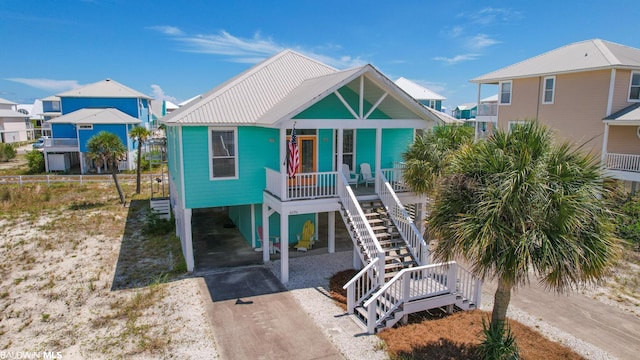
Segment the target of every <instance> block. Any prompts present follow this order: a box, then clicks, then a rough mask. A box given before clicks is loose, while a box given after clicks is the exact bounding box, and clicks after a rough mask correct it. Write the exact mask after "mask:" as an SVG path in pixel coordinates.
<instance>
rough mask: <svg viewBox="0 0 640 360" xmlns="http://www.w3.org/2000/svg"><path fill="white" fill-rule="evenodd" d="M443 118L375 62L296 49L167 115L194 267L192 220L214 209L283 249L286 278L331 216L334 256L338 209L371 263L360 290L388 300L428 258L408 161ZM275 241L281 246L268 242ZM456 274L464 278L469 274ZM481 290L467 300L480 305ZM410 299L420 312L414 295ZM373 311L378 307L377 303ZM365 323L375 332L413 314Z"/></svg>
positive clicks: (176, 200)
mask: <svg viewBox="0 0 640 360" xmlns="http://www.w3.org/2000/svg"><path fill="white" fill-rule="evenodd" d="M436 113H438V111H437V110H435V109H431V108H428V107H425V106H423V105H422V104H421V103H419V102H418V101H416V99H414V98H412V97H410V96H409V95H408V94H407V93H406V92H404V91H402V90H401V89H400V88H399V87H398V86H397V85H396V84H395V83H393V82H392V81H391V80H389V79H388V78H387V77H386V76H384V75H383V74H382V73H380V72H379V71H378V70H377V69H376V68H374V67H373V66H371V65H365V66H362V67H357V68H353V69H348V70H343V71H338V70H336V69H334V68H332V67H330V66H328V65H325V64H323V63H320V62H318V61H316V60H313V59H310V58H308V57H306V56H304V55H301V54H298V53H296V52H294V51H291V50H285V51H283V52H281V53H279V54H277V55H275V56H273V57H272V58H269V59H267V60H265V61H263V62H262V63H260V64H258V65H255V66H254V67H252V68H250V69H248V70H247V71H245V72H243V73H241V74H239V75H238V76H235V77H233V78H232V79H230V80H229V81H227V82H225V83H223V84H221V85H219V86H217V87H216V88H214V89H212V90H211V91H209V92H208V93H206V94H204V95H201V96H199V97H198V98H196V99H194V100H192V101H190V102H189V103H188V104H186V105H184V106H182V107H180V108H179V109H177V110H175V111H173V112H172V113H170V114H168V115H167V116H166V117H164V118H163V119H162V122H163V123H164V124H165V125H166V132H167V148H168V164H169V178H170V195H171V203H172V209H173V211H174V215H175V219H176V229H177V234H178V236H179V237H180V240H181V243H182V249H183V254H184V257H185V260H186V263H187V268H188V270H189V271H192V270H194V267H195V265H194V264H196V263H198V262H196V261H195V260H194V259H195V258H198V257H202V256H206V253H204V252H203V253H198V252H195V250H194V245H193V234H192V218H193V217H194V216H196V215H197V216H198V217H201V216H203V215H202V214H206V212H200V211H204V210H206V209H207V208H219V209H225V211H226V212H227V215H228V217H229V218H230V220H231V221H232V222H233V223H234V224H235V226H236V227H237V229H238V230H239V232H240V233H241V234H242V236H243V237H244V241H246V243H248V244H250V245H251V246H253V247H254V248H256V249H260V250H261V251H262V254H263V260H264V261H265V262H267V261H269V260H270V259H271V256H272V248H273V250H275V251H276V252H277V251H279V252H280V260H281V262H280V280H281V281H282V282H283V283H287V282H288V281H289V251H290V250H291V251H296V250H295V249H293V247H292V246H291V245H293V244H296V243H297V242H298V239H297V237H296V233H303V234H304V233H305V232H303V231H302V230H303V227H304V228H311V227H308V226H307V225H305V224H312V225H313V229H315V232H316V236H317V235H318V230H317V229H318V225H319V220H318V219H319V216H320V215H322V216H323V217H324V216H325V215H326V216H327V219H328V221H327V225H326V226H327V228H326V234H327V235H326V236H327V238H326V239H320V241H326V243H327V250H328V252H330V253H332V252H334V251H335V233H336V217H338V216H336V215H338V214H339V217H342V220H343V221H344V222H345V227H346V229H347V231H349V234H350V236H351V240H352V241H353V253H354V266H356V267H365V270H364V271H363V272H362V273H360V274H359V275H358V277H357V278H356V279H355V280H354V281H355V282H356V283H359V284H361V285H363V286H370V288H369V289H368V290H365V289H364V288H363V287H361V288H360V291H370V294H373V293H374V292H376V291H381V292H380V294H378V295H376V296H382V297H384V296H386V295H385V290H384V289H382V287H383V286H384V285H385V283H388V282H392V281H393V282H396V281H400V282H402V281H405V280H406V279H404V278H402V276H399V277H397V278H393V276H394V275H396V274H398V272H399V271H400V270H402V269H407V270H406V271H405V272H403V274H406V276H409V277H410V276H413V275H411V274H413V273H412V272H411V271H413V270H415V271H423V270H422V269H423V268H421V267H420V266H421V265H427V264H428V263H429V254H428V251H429V250H428V246H427V244H426V242H425V241H424V239H423V238H422V232H421V230H420V229H419V227H420V228H422V222H421V221H416V219H422V218H423V217H424V204H425V201H426V198H425V197H424V196H420V195H418V194H415V193H412V192H410V191H409V189H408V187H407V186H406V185H405V184H404V182H403V181H402V168H401V167H399V166H397V164H398V163H399V162H400V161H402V153H403V152H404V151H406V150H407V148H408V147H409V146H410V145H411V144H412V142H413V140H414V136H415V132H416V130H425V129H430V128H432V127H433V126H435V125H437V124H440V121H439V119H438V117H437V116H435V114H436ZM369 170H370V171H369ZM407 209H411V211H408V210H407ZM410 213H411V214H414V215H409V214H410ZM416 224H418V226H416ZM259 229H261V231H260V233H261V234H260V237H259V238H260V239H265V243H264V244H261V243H260V241H259V239H258V238H257V237H256V234H257V233H258V231H259ZM422 230H423V229H422ZM303 236H304V235H303ZM272 237H277V238H278V239H279V243H278V242H276V243H275V244H268V243H267V242H266V241H267V240H266V239H269V238H272ZM204 241H216V240H215V239H210V238H206V239H205V240H204ZM218 241H220V240H218ZM305 250H306V249H305ZM411 267H415V269H410V268H411ZM438 268H440V267H438ZM424 271H426V270H424ZM448 271H449V270H448ZM293 276H295V274H293ZM403 276H404V275H403ZM444 277H446V276H444ZM444 277H442V278H444ZM392 278H393V279H392ZM448 278H449V279H451V281H452V282H451V284H453V283H454V279H458V276H457V275H456V273H455V272H453V273H451V275H450V276H448ZM407 279H408V278H407ZM469 279H470V278H469ZM460 281H462V280H460ZM365 284H366V285H365ZM470 288H471V287H470ZM470 288H469V289H470ZM451 289H452V288H449V290H447V291H455V290H451ZM476 289H477V288H476ZM416 291H417V292H420V291H430V290H427V288H426V287H423V288H421V289H416ZM349 292H350V293H351V294H352V295H353V294H354V293H352V292H351V290H349ZM412 294H413V293H412ZM478 294H479V293H478ZM423 295H424V296H423ZM423 295H418V297H417V298H420V299H421V300H422V301H423V302H421V303H420V304H419V305H417V304H414V305H416V306H418V307H421V308H422V309H424V308H425V307H426V308H429V306H431V305H433V304H432V303H429V301H427V300H425V297H429V296H430V295H429V294H426V293H425V294H423ZM470 297H472V296H471V295H469V296H466V295H465V296H462V295H461V296H460V299H462V298H465V299H467V300H465V301H467V303H471V304H474V300H471V301H469V298H470ZM455 298H456V297H455V296H454V297H451V298H449V300H447V301H451V304H453V302H454V301H456V300H455ZM397 300H398V301H401V299H399V298H398V299H397ZM476 300H477V299H476ZM364 301H365V299H364V298H361V297H359V298H356V299H353V303H355V304H356V305H358V304H360V305H361V304H362V303H364ZM406 301H407V302H406V304H407V306H406V308H405V309H407V311H409V309H410V308H412V307H411V306H409V305H408V304H409V303H410V302H411V301H412V300H410V299H408V298H407V299H406ZM374 303H375V301H374ZM467 303H465V304H467ZM476 303H477V302H476ZM371 306H372V307H371V311H372V313H375V311H374V310H373V309H374V307H376V306H378V305H371ZM463 306H466V305H463ZM467 308H468V307H467ZM394 309H395V308H394ZM387 310H388V309H386V310H385V309H380V311H381V312H382V313H384V312H386V311H387ZM350 311H353V308H352V309H350ZM365 318H367V320H366V321H365V323H366V324H367V328H368V329H369V331H371V332H373V331H375V329H376V327H377V326H381V327H385V326H390V325H392V324H393V323H394V322H396V321H398V319H400V318H402V316H400V317H396V318H395V320H391V319H389V318H386V317H382V318H379V319H372V318H371V317H369V315H366V316H365Z"/></svg>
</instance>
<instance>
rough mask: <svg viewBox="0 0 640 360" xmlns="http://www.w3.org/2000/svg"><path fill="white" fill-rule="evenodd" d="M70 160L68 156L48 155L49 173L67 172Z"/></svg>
mask: <svg viewBox="0 0 640 360" xmlns="http://www.w3.org/2000/svg"><path fill="white" fill-rule="evenodd" d="M69 169H71V158H70V156H69V154H68V153H67V154H49V171H69Z"/></svg>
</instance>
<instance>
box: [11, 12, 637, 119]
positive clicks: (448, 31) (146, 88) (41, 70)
mask: <svg viewBox="0 0 640 360" xmlns="http://www.w3.org/2000/svg"><path fill="white" fill-rule="evenodd" d="M636 1H637V0H636ZM636 1H631V0H625V1H623V0H608V1H606V2H605V1H589V0H586V1H585V0H583V1H574V0H555V1H482V2H480V1H462V0H460V1H457V0H447V1H402V0H396V1H391V0H386V1H377V0H369V1H360V0H340V1H334V0H324V1H317V0H316V1H306V0H297V1H275V0H274V1H215V0H198V1H188V0H185V1H165V0H155V1H142V0H57V1H44V0H40V1H35V0H0V46H1V47H2V50H1V51H0V97H2V98H6V99H9V100H12V101H15V102H18V103H32V102H33V100H34V99H36V98H43V97H47V96H49V95H53V94H56V93H59V92H62V91H65V90H69V89H71V88H73V87H76V86H80V85H86V84H90V83H94V82H97V81H100V80H103V79H105V78H111V79H114V80H116V81H118V82H121V83H123V84H125V85H127V86H129V87H131V88H133V89H135V90H138V91H140V92H142V93H145V94H148V95H150V96H152V97H154V98H156V99H161V98H166V99H168V100H171V101H174V102H181V101H183V100H186V99H189V98H191V97H193V96H195V95H198V94H200V93H203V92H206V91H208V90H209V89H211V88H213V87H215V86H216V85H218V84H220V83H221V82H223V81H225V80H227V79H229V78H231V77H233V76H235V75H237V74H238V73H240V72H242V71H243V70H246V69H247V68H249V67H250V66H252V65H253V64H255V63H256V62H259V61H261V60H263V59H265V58H267V57H269V56H271V55H273V54H275V53H277V52H279V51H280V50H282V49H285V48H291V49H294V50H296V51H299V52H301V53H303V54H306V55H308V56H311V57H313V58H316V59H318V60H321V61H323V62H326V63H328V64H330V65H332V66H334V67H336V68H339V69H345V68H349V67H354V66H359V65H363V64H366V63H371V64H373V65H374V66H375V67H377V68H378V69H379V70H380V71H382V72H383V73H384V74H385V75H387V76H388V77H389V78H391V79H392V80H396V79H397V78H398V77H401V76H403V77H405V78H408V79H410V80H413V81H415V82H417V83H419V84H421V85H423V86H426V87H427V88H429V89H431V90H433V91H436V92H438V93H440V94H441V95H443V96H445V97H447V100H445V102H444V104H445V106H446V107H447V108H448V109H449V110H451V109H453V108H455V107H456V106H457V105H459V104H462V103H466V102H475V100H476V98H477V86H476V85H475V84H472V83H469V79H472V78H474V77H477V76H480V75H482V74H485V73H488V72H491V71H494V70H497V69H499V68H501V67H504V66H507V65H510V64H513V63H515V62H518V61H521V60H524V59H527V58H529V57H532V56H535V55H538V54H541V53H543V52H546V51H549V50H552V49H555V48H557V47H560V46H563V45H566V44H570V43H573V42H577V41H582V40H588V39H593V38H600V39H604V40H608V41H612V42H616V43H620V44H624V45H628V46H632V47H636V48H640V36H638V19H640V8H639V7H638V6H637V2H636ZM490 90H491V89H489V91H490ZM489 95H492V94H491V93H485V88H484V87H483V94H482V97H485V96H489Z"/></svg>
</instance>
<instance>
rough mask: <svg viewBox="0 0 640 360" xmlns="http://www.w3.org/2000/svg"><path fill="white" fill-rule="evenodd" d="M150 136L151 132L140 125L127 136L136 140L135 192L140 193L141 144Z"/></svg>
mask: <svg viewBox="0 0 640 360" xmlns="http://www.w3.org/2000/svg"><path fill="white" fill-rule="evenodd" d="M149 136H151V132H150V131H149V130H147V129H146V128H144V127H142V126H136V127H135V128H133V129H131V131H130V132H129V137H131V139H133V141H136V140H137V141H138V159H137V164H136V194H140V173H141V172H142V169H141V168H140V163H141V162H142V145H143V144H144V142H145V141H147V139H149Z"/></svg>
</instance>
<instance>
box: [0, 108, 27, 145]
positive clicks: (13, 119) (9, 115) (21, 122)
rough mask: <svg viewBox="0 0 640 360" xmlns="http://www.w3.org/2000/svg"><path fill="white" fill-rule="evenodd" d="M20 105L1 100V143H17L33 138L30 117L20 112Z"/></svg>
mask: <svg viewBox="0 0 640 360" xmlns="http://www.w3.org/2000/svg"><path fill="white" fill-rule="evenodd" d="M17 105H18V104H16V103H14V102H13V101H9V100H6V99H2V98H0V143H6V144H10V143H17V142H21V141H28V140H31V139H32V138H33V126H32V125H31V121H30V120H29V115H28V114H25V113H24V112H19V111H18V109H17V107H16V106H17Z"/></svg>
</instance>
